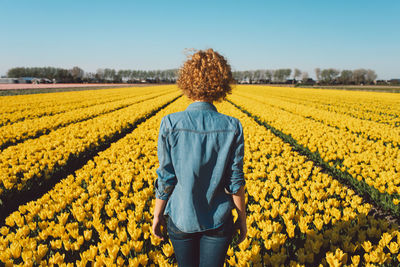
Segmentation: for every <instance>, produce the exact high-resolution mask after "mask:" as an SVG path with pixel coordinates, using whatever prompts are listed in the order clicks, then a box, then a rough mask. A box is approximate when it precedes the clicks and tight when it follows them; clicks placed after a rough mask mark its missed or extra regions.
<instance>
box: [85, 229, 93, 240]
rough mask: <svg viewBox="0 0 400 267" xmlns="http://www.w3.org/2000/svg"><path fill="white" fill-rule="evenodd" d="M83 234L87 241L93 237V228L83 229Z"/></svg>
mask: <svg viewBox="0 0 400 267" xmlns="http://www.w3.org/2000/svg"><path fill="white" fill-rule="evenodd" d="M83 236H84V237H85V240H86V241H89V240H90V239H91V238H92V230H85V231H83Z"/></svg>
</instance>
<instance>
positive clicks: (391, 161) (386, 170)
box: [230, 92, 400, 206]
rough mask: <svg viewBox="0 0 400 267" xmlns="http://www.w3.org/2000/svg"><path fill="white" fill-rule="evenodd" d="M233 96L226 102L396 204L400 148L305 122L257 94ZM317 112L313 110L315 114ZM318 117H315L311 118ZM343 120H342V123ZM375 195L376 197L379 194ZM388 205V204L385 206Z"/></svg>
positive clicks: (399, 193) (399, 197) (399, 186)
mask: <svg viewBox="0 0 400 267" xmlns="http://www.w3.org/2000/svg"><path fill="white" fill-rule="evenodd" d="M240 94H241V93H238V94H234V95H232V96H231V97H230V99H231V100H232V101H233V102H234V103H236V104H238V105H239V106H241V107H243V108H244V109H246V110H247V111H248V112H250V113H252V114H254V116H257V117H259V118H260V120H262V121H264V122H265V123H267V124H269V125H271V126H272V127H274V128H275V129H277V130H279V131H281V132H283V133H285V134H286V135H290V136H291V137H293V138H294V139H295V140H296V141H297V142H298V143H299V144H301V145H302V146H304V147H307V148H308V149H309V150H310V151H311V152H313V153H318V155H319V156H320V157H321V158H322V159H323V160H324V161H325V162H328V163H329V165H330V166H333V167H335V168H337V169H338V170H340V171H341V172H344V173H348V174H349V175H351V177H353V178H354V179H356V180H358V181H362V182H363V183H366V184H367V186H369V187H371V188H375V190H376V191H379V192H380V193H381V194H386V195H388V199H390V200H391V201H392V203H391V204H390V205H392V206H398V205H399V202H400V162H399V160H400V148H399V147H397V146H396V147H394V146H392V145H385V144H384V142H383V141H382V140H378V141H375V140H370V139H368V138H365V137H363V136H361V135H356V134H353V133H351V132H349V131H346V130H344V129H340V128H339V127H331V126H328V125H326V124H325V123H321V122H318V121H316V120H312V119H308V118H306V117H304V116H301V115H298V114H296V113H293V112H288V111H286V110H283V109H282V108H278V107H274V106H272V105H269V104H267V101H269V100H265V99H266V97H264V96H263V95H261V92H260V94H259V95H258V96H257V98H258V99H257V100H256V99H250V98H248V97H244V96H241V95H240ZM317 112H318V111H317V110H316V111H315V113H317ZM315 116H318V115H315ZM344 119H345V118H343V120H344ZM379 192H378V194H379ZM388 205H389V204H388Z"/></svg>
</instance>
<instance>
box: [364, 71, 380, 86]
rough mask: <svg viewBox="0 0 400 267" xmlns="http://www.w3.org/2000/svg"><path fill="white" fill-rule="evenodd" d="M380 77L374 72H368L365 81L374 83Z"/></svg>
mask: <svg viewBox="0 0 400 267" xmlns="http://www.w3.org/2000/svg"><path fill="white" fill-rule="evenodd" d="M377 77H378V75H376V73H375V71H374V70H370V69H368V70H367V74H366V75H365V80H366V82H367V83H373V82H374V81H375V80H376V78H377Z"/></svg>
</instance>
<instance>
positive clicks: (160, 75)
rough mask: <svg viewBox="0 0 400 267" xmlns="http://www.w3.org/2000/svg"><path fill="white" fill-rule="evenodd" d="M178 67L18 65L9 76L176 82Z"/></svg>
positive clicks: (67, 80) (74, 80) (60, 80)
mask: <svg viewBox="0 0 400 267" xmlns="http://www.w3.org/2000/svg"><path fill="white" fill-rule="evenodd" d="M177 71H178V70H177V69H169V70H115V69H110V68H105V69H97V71H96V72H95V73H93V72H85V71H84V70H83V69H81V68H80V67H77V66H75V67H73V68H72V69H63V68H54V67H28V68H25V67H17V68H12V69H9V70H8V72H7V77H8V78H20V77H35V78H47V79H50V80H53V79H54V80H55V81H57V82H58V83H82V82H88V83H140V82H147V83H175V82H176V79H177Z"/></svg>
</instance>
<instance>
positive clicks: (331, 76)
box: [321, 68, 340, 84]
mask: <svg viewBox="0 0 400 267" xmlns="http://www.w3.org/2000/svg"><path fill="white" fill-rule="evenodd" d="M339 73H340V72H339V70H337V69H332V68H330V69H323V70H322V71H321V81H322V82H323V83H326V84H332V83H333V82H334V81H335V79H336V78H337V77H338V75H339Z"/></svg>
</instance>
